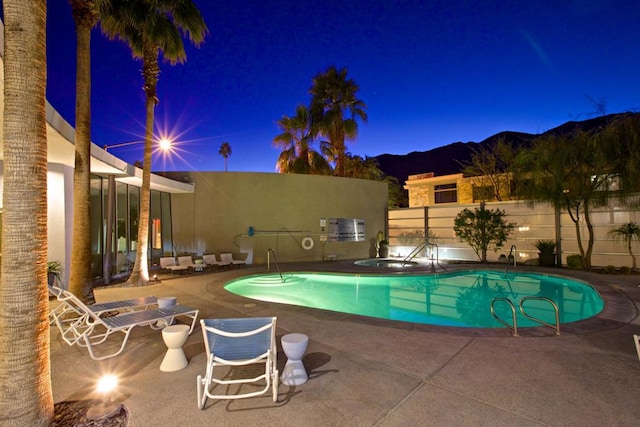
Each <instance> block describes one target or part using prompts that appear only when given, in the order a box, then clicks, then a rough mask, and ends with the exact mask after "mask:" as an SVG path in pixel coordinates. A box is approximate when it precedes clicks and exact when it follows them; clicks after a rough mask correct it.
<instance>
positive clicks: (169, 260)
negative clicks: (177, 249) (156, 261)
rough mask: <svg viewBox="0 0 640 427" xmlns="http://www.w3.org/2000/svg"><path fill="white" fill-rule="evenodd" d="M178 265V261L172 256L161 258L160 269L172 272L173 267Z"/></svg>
mask: <svg viewBox="0 0 640 427" xmlns="http://www.w3.org/2000/svg"><path fill="white" fill-rule="evenodd" d="M176 265H178V264H177V263H176V259H175V258H174V257H172V256H167V257H161V258H160V269H161V270H165V269H166V270H171V267H173V266H176Z"/></svg>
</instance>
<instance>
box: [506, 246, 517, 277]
mask: <svg viewBox="0 0 640 427" xmlns="http://www.w3.org/2000/svg"><path fill="white" fill-rule="evenodd" d="M516 250H517V249H516V245H511V249H509V256H508V257H507V266H506V267H505V268H504V273H505V274H507V270H508V269H509V257H511V256H513V266H514V267H517V262H516V256H515V255H512V254H513V251H516Z"/></svg>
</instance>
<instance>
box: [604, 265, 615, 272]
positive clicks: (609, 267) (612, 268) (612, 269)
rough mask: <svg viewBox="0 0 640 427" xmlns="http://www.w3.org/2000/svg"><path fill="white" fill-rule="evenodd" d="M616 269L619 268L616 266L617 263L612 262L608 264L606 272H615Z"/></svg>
mask: <svg viewBox="0 0 640 427" xmlns="http://www.w3.org/2000/svg"><path fill="white" fill-rule="evenodd" d="M616 270H617V269H616V266H615V265H611V264H609V265H607V266H606V267H605V268H604V272H605V273H607V274H615V273H616Z"/></svg>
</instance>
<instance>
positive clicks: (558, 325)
mask: <svg viewBox="0 0 640 427" xmlns="http://www.w3.org/2000/svg"><path fill="white" fill-rule="evenodd" d="M529 300H536V301H546V302H548V303H549V304H551V306H552V307H553V310H554V311H555V315H556V324H555V325H552V324H551V323H548V322H545V321H544V320H542V319H538V318H537V317H533V316H531V315H529V314H527V312H526V311H525V309H524V302H525V301H529ZM519 305H520V312H521V313H522V315H523V316H524V317H526V318H528V319H530V320H533V321H534V322H538V323H540V324H542V325H544V326H547V327H549V328H551V329H555V331H556V335H560V310H559V309H558V304H556V303H555V301H553V300H552V299H551V298H547V297H539V296H528V297H524V298H522V299H521V300H520V304H519Z"/></svg>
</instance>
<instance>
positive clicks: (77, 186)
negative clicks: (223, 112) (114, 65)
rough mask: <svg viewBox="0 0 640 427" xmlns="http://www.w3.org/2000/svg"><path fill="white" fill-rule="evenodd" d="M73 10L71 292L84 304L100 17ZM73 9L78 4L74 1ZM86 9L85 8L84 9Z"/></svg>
mask: <svg viewBox="0 0 640 427" xmlns="http://www.w3.org/2000/svg"><path fill="white" fill-rule="evenodd" d="M89 3H90V4H89V5H86V4H84V5H80V6H77V7H76V8H74V14H73V15H74V20H75V22H76V39H77V47H76V137H75V146H76V156H75V169H74V172H73V178H74V179H73V244H72V246H71V272H70V275H69V290H70V291H71V292H72V293H73V294H75V295H76V296H78V297H79V298H80V299H82V300H83V301H85V302H87V301H90V300H93V295H92V293H93V290H92V289H91V187H90V179H91V28H93V26H94V25H95V23H96V21H97V14H96V13H95V11H93V10H92V8H91V5H92V4H93V3H91V2H89ZM72 6H76V3H74V2H72ZM82 6H84V7H82Z"/></svg>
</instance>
